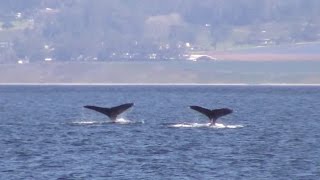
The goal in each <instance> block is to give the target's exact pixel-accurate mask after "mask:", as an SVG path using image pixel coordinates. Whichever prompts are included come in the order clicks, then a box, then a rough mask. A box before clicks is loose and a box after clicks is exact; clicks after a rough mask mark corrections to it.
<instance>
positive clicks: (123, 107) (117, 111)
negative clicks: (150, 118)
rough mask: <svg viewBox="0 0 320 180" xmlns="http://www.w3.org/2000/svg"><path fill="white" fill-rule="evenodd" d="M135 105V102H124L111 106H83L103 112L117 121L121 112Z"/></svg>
mask: <svg viewBox="0 0 320 180" xmlns="http://www.w3.org/2000/svg"><path fill="white" fill-rule="evenodd" d="M133 105H134V104H133V103H127V104H122V105H119V106H115V107H111V108H105V107H98V106H83V107H85V108H87V109H91V110H94V111H97V112H99V113H102V114H104V115H106V116H108V117H109V118H110V119H111V120H112V121H115V120H116V119H117V116H118V115H119V114H121V113H123V112H124V111H126V110H127V109H129V108H131V107H132V106H133Z"/></svg>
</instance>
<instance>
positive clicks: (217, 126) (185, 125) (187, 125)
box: [169, 123, 244, 129]
mask: <svg viewBox="0 0 320 180" xmlns="http://www.w3.org/2000/svg"><path fill="white" fill-rule="evenodd" d="M169 127H174V128H214V129H224V128H229V129H235V128H242V127H244V126H243V125H225V124H219V123H216V124H215V125H210V123H204V124H201V123H180V124H172V125H169Z"/></svg>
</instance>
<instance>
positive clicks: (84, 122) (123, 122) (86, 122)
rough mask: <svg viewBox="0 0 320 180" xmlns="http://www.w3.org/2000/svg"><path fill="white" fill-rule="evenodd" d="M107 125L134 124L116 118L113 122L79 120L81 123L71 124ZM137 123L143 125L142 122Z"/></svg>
mask: <svg viewBox="0 0 320 180" xmlns="http://www.w3.org/2000/svg"><path fill="white" fill-rule="evenodd" d="M109 123H115V124H130V123H136V122H134V121H130V120H128V119H124V118H118V119H116V120H115V121H114V122H112V121H94V120H81V121H74V122H72V124H77V125H95V124H109ZM139 123H142V124H143V123H144V122H143V121H141V122H139Z"/></svg>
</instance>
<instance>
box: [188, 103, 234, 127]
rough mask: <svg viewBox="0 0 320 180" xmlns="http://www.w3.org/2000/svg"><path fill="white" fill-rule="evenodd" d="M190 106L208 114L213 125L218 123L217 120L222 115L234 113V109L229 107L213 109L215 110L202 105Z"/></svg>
mask: <svg viewBox="0 0 320 180" xmlns="http://www.w3.org/2000/svg"><path fill="white" fill-rule="evenodd" d="M190 108H191V109H193V110H195V111H198V112H199V113H201V114H204V115H205V116H207V117H208V118H209V120H210V123H211V125H214V124H215V123H216V120H217V119H218V118H220V117H221V116H225V115H228V114H231V113H232V109H228V108H222V109H213V110H210V109H206V108H203V107H200V106H190Z"/></svg>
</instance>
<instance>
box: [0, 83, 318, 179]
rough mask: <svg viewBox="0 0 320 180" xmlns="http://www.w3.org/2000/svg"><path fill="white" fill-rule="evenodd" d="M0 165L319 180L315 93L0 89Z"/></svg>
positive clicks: (281, 89)
mask: <svg viewBox="0 0 320 180" xmlns="http://www.w3.org/2000/svg"><path fill="white" fill-rule="evenodd" d="M127 102H134V103H135V105H134V107H133V108H131V109H129V110H128V111H127V112H126V113H124V114H123V115H122V116H121V117H119V119H118V120H117V123H110V122H109V120H108V118H107V117H106V116H104V115H102V114H99V113H97V112H94V111H91V110H88V109H85V108H83V106H84V105H98V106H105V107H110V106H116V105H120V104H122V103H127ZM190 105H200V106H204V107H208V108H222V107H228V108H231V109H233V110H234V112H233V113H232V114H230V115H227V116H225V117H222V118H220V119H219V120H218V121H217V125H216V126H213V127H211V126H208V121H207V119H206V117H204V116H203V115H201V114H199V113H197V112H195V111H193V110H191V109H189V108H188V106H190ZM0 160H1V161H0V179H6V180H9V179H161V180H162V179H246V180H247V179H319V177H320V87H303V86H299V87H290V86H4V85H3V86H0Z"/></svg>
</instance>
